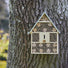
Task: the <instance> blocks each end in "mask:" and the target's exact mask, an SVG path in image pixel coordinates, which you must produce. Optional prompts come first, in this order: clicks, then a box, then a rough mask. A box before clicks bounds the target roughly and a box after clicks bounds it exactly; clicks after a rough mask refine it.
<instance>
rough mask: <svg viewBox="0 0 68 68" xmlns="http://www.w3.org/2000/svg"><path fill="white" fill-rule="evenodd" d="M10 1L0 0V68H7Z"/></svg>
mask: <svg viewBox="0 0 68 68" xmlns="http://www.w3.org/2000/svg"><path fill="white" fill-rule="evenodd" d="M8 5H9V0H0V68H6V64H7V63H6V62H7V52H8V45H9V27H8V24H9V6H8Z"/></svg>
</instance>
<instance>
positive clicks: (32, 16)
mask: <svg viewBox="0 0 68 68" xmlns="http://www.w3.org/2000/svg"><path fill="white" fill-rule="evenodd" d="M44 11H46V12H47V14H48V15H49V17H50V18H51V19H52V21H53V22H54V24H55V25H56V26H57V28H58V29H59V30H60V32H61V33H60V34H59V54H58V55H57V54H55V55H54V54H52V55H49V54H47V55H45V54H44V55H43V54H39V55H38V54H36V55H35V54H31V44H30V35H28V34H27V32H28V31H29V30H30V29H31V28H32V26H33V25H34V24H35V22H36V21H37V20H38V19H39V17H40V16H41V14H42V13H43V12H44ZM67 19H68V0H10V24H9V30H10V44H9V49H8V60H7V68H68V67H67V65H68V47H67V46H68V21H67Z"/></svg>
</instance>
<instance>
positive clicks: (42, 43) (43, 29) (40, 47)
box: [29, 12, 60, 54]
mask: <svg viewBox="0 0 68 68" xmlns="http://www.w3.org/2000/svg"><path fill="white" fill-rule="evenodd" d="M29 33H30V34H31V54H58V50H59V49H58V34H59V33H60V31H59V30H58V29H57V27H56V26H55V25H54V23H53V22H52V20H51V19H50V18H49V16H48V15H47V14H46V13H45V12H44V13H43V14H42V15H41V17H40V18H39V20H38V21H37V22H36V23H35V25H34V26H33V28H32V29H31V31H30V32H29Z"/></svg>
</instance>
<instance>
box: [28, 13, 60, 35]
mask: <svg viewBox="0 0 68 68" xmlns="http://www.w3.org/2000/svg"><path fill="white" fill-rule="evenodd" d="M44 14H45V15H46V16H47V18H48V19H49V20H50V22H51V23H52V24H53V26H54V27H55V28H56V30H57V31H58V32H59V33H60V31H59V30H58V29H57V27H56V26H55V24H54V23H53V21H52V20H51V19H50V17H49V16H48V15H47V13H46V12H43V14H42V15H41V16H40V18H39V19H38V21H37V22H36V23H35V25H34V26H33V28H32V29H31V30H30V32H28V34H30V33H31V32H32V30H33V29H34V27H35V26H36V24H37V23H38V22H39V21H40V19H41V18H42V16H43V15H44Z"/></svg>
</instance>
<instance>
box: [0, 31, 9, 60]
mask: <svg viewBox="0 0 68 68" xmlns="http://www.w3.org/2000/svg"><path fill="white" fill-rule="evenodd" d="M8 45H9V34H8V33H4V31H3V30H0V60H2V59H3V60H6V59H7V51H8Z"/></svg>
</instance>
